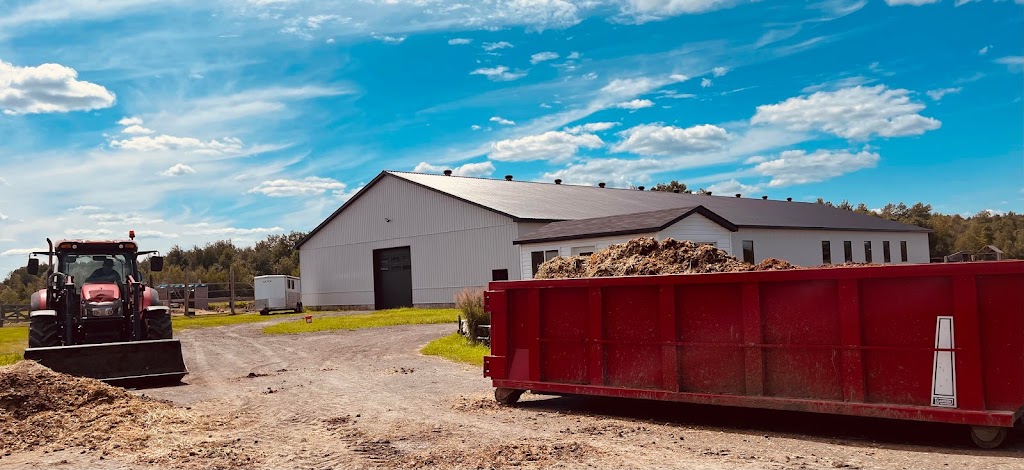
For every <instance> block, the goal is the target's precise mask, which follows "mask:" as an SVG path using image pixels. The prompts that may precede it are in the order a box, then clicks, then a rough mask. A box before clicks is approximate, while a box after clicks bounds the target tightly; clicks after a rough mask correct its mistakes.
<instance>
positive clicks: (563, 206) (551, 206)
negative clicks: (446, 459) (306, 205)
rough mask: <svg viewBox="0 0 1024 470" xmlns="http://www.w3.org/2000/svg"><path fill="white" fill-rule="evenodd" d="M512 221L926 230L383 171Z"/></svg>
mask: <svg viewBox="0 0 1024 470" xmlns="http://www.w3.org/2000/svg"><path fill="white" fill-rule="evenodd" d="M386 173H388V174H391V175H394V176H396V177H398V178H402V179H404V180H407V181H411V182H413V183H416V184H419V185H421V186H424V187H427V188H430V189H433V190H435V191H439V192H442V193H445V194H449V195H451V196H454V197H456V198H459V199H462V200H465V201H468V202H470V203H473V204H476V205H478V206H481V207H485V208H488V209H491V210H493V211H496V212H499V213H502V214H506V215H508V216H510V217H512V218H514V219H516V220H522V221H529V220H537V221H556V220H577V219H590V218H595V217H606V216H609V215H620V214H634V213H637V212H650V211H655V210H662V209H674V208H680V207H696V206H704V207H705V208H707V209H708V210H710V211H712V212H714V213H715V214H718V215H719V216H721V217H723V218H725V219H727V220H728V221H729V222H732V223H733V224H735V225H736V226H737V227H766V228H797V229H833V230H868V231H889V232H927V231H928V229H924V228H921V227H917V226H913V225H907V224H901V223H899V222H893V221H890V220H885V219H883V218H881V217H875V216H871V215H864V214H858V213H856V212H851V211H847V210H843V209H837V208H834V207H828V206H826V205H823V204H815V203H807V202H788V201H773V200H767V201H766V200H762V199H751V198H737V197H727V196H708V195H699V194H684V193H669V192H662V191H637V190H631V189H612V188H598V187H594V186H576V185H569V184H552V183H534V182H528V181H505V180H495V179H485V178H468V177H460V176H443V175H428V174H422V173H405V172H397V171H389V172H386Z"/></svg>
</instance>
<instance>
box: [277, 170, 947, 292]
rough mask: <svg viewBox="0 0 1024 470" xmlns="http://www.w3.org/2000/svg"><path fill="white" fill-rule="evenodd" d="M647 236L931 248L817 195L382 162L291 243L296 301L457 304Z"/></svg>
mask: <svg viewBox="0 0 1024 470" xmlns="http://www.w3.org/2000/svg"><path fill="white" fill-rule="evenodd" d="M639 236H654V237H658V238H668V237H671V238H675V239H679V240H693V241H697V242H704V243H714V244H715V245H716V246H718V247H719V248H721V249H723V250H725V251H727V252H729V253H730V254H732V255H733V256H736V257H737V258H740V259H747V260H748V261H753V262H760V261H761V260H763V259H765V258H769V257H771V258H780V259H784V260H788V261H790V262H792V263H794V264H798V265H819V264H827V263H843V262H844V261H846V260H852V261H855V262H864V261H866V259H867V258H866V257H868V256H870V260H871V261H872V262H876V263H882V262H892V263H902V262H908V263H927V262H928V259H929V258H928V251H929V247H928V230H927V229H923V228H920V227H916V226H911V225H905V224H900V223H897V222H892V221H887V220H884V219H881V218H878V217H874V216H868V215H862V214H857V213H854V212H850V211H845V210H842V209H836V208H832V207H827V206H824V205H821V204H812V203H802V202H789V201H775V200H764V199H751V198H740V197H723V196H710V195H696V194H680V193H666V192H653V191H637V190H628V189H612V188H602V187H592V186H575V185H567V184H551V183H536V182H525V181H512V180H511V178H507V179H506V180H495V179H485V178H468V177H458V176H443V175H429V174H421V173H405V172H394V171H384V172H382V173H381V174H379V175H378V176H377V177H376V178H374V179H373V181H371V182H370V183H369V184H367V185H366V187H364V188H363V189H362V190H361V191H359V192H358V193H357V194H356V195H354V196H353V197H352V198H351V199H350V200H349V201H348V202H346V203H345V204H344V205H342V206H341V207H340V208H339V209H338V210H336V211H335V212H334V213H333V214H331V216H330V217H328V218H327V219H326V220H324V221H323V222H322V223H321V224H320V225H319V226H317V227H316V228H315V229H313V230H312V231H311V232H310V233H309V235H308V236H307V237H306V238H304V239H303V240H301V241H300V242H299V243H298V244H297V247H298V249H299V253H300V257H299V258H300V265H301V268H302V277H303V281H304V282H303V284H302V303H303V304H304V305H307V306H332V307H344V308H366V309H373V308H377V309H380V308H392V307H398V306H406V305H417V306H431V305H449V304H451V303H452V301H453V300H452V299H453V296H454V295H455V293H456V292H458V291H460V290H462V289H463V288H466V287H477V286H485V285H486V284H487V282H489V281H491V280H501V279H523V278H530V277H532V276H533V273H534V269H535V267H536V265H537V264H538V262H543V261H544V260H545V259H550V258H551V257H554V256H557V255H571V254H580V253H586V252H590V251H593V250H598V249H601V248H603V247H606V246H607V245H609V244H611V243H619V242H622V241H626V240H629V239H631V238H636V237H639Z"/></svg>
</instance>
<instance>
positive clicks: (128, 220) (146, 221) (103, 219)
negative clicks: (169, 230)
mask: <svg viewBox="0 0 1024 470" xmlns="http://www.w3.org/2000/svg"><path fill="white" fill-rule="evenodd" d="M89 218H90V219H92V220H95V221H96V223H97V224H99V225H125V224H132V225H154V224H159V223H163V221H164V219H159V218H151V217H144V216H142V215H139V214H133V213H128V214H91V215H89Z"/></svg>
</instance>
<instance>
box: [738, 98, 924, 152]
mask: <svg viewBox="0 0 1024 470" xmlns="http://www.w3.org/2000/svg"><path fill="white" fill-rule="evenodd" d="M909 94H910V92H909V91H907V90H904V89H895V90H893V89H888V88H886V87H885V85H877V86H873V87H862V86H857V87H853V88H845V89H842V90H838V91H833V92H826V91H819V92H816V93H814V94H812V95H810V96H800V97H795V98H789V99H787V100H786V101H783V102H781V103H778V104H773V105H762V106H758V107H757V112H756V113H755V114H754V117H753V118H751V120H750V122H751V123H752V124H776V125H781V126H784V127H786V128H787V129H790V130H795V131H810V130H820V131H823V132H828V133H831V134H835V135H837V136H840V137H844V138H847V139H867V138H869V137H871V136H872V135H878V136H881V137H897V136H906V135H920V134H923V133H925V132H927V131H930V130H934V129H938V128H939V127H940V126H941V125H942V123H941V122H939V121H938V120H936V119H933V118H930V117H925V116H921V115H920V114H917V113H918V112H919V111H921V110H923V109H924V105H923V104H919V103H914V102H912V101H910V97H909Z"/></svg>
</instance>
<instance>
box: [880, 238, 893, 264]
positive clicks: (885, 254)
mask: <svg viewBox="0 0 1024 470" xmlns="http://www.w3.org/2000/svg"><path fill="white" fill-rule="evenodd" d="M882 261H885V262H886V263H891V262H892V252H890V251H889V240H883V241H882Z"/></svg>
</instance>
